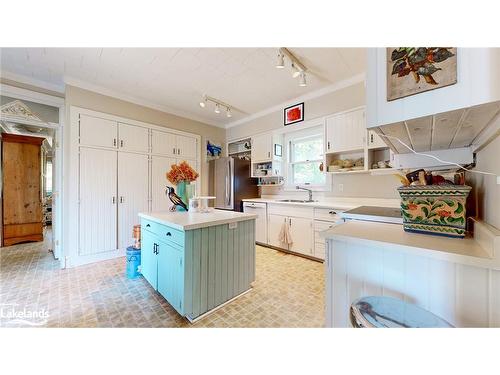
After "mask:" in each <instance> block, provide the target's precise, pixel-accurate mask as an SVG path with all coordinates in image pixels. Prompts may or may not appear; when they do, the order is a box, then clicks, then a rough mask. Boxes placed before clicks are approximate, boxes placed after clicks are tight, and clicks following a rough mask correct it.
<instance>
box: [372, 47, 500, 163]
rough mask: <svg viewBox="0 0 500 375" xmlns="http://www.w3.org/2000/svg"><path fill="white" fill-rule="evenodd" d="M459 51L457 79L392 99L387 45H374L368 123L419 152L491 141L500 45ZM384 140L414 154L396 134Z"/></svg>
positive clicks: (499, 98)
mask: <svg viewBox="0 0 500 375" xmlns="http://www.w3.org/2000/svg"><path fill="white" fill-rule="evenodd" d="M456 55H457V83H455V84H452V85H450V86H445V87H439V88H436V89H433V90H429V91H425V92H420V93H417V94H415V95H411V96H407V97H403V98H399V99H395V100H391V101H388V100H387V75H388V74H390V72H389V71H388V65H387V49H386V48H370V49H368V64H367V67H368V69H367V76H366V106H367V110H366V111H367V127H368V128H369V129H374V130H376V132H377V133H378V134H381V135H387V136H390V137H397V138H398V139H400V140H401V141H403V142H405V143H406V144H408V145H410V146H412V147H413V149H415V150H416V151H430V152H433V151H438V150H446V149H454V148H463V147H469V146H474V147H472V148H475V147H479V146H480V145H481V144H482V143H484V142H486V141H487V139H486V136H487V135H488V134H490V133H491V132H490V131H486V129H487V128H488V129H492V128H493V127H495V126H497V125H496V124H497V123H498V121H496V120H497V119H498V116H499V114H500V68H499V67H500V48H457V50H456ZM408 77H411V76H408ZM490 125H493V126H492V127H490ZM493 133H494V132H493ZM383 142H384V143H386V144H387V145H388V146H389V147H390V148H391V149H392V150H393V151H394V152H395V153H408V152H410V151H409V150H408V149H407V148H406V147H405V146H404V145H402V144H401V143H400V142H399V141H397V140H396V139H395V138H383Z"/></svg>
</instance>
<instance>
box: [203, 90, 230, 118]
mask: <svg viewBox="0 0 500 375" xmlns="http://www.w3.org/2000/svg"><path fill="white" fill-rule="evenodd" d="M209 102H210V103H213V104H215V107H214V112H215V113H221V111H222V110H224V111H226V116H227V117H228V118H229V117H233V109H234V107H233V106H230V105H229V104H226V103H224V102H222V101H220V100H218V99H215V98H212V97H211V96H208V95H204V96H203V99H202V100H201V101H200V107H201V108H205V107H206V106H207V103H209Z"/></svg>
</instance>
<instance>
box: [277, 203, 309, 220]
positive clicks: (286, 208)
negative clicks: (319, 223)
mask: <svg viewBox="0 0 500 375" xmlns="http://www.w3.org/2000/svg"><path fill="white" fill-rule="evenodd" d="M267 212H268V213H269V214H275V215H282V216H292V217H303V218H306V219H312V217H313V208H312V207H301V206H298V205H288V204H272V203H270V204H269V205H268V207H267Z"/></svg>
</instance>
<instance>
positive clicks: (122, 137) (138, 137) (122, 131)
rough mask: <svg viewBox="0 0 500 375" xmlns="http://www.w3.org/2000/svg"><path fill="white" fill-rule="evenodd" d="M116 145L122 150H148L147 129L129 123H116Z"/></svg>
mask: <svg viewBox="0 0 500 375" xmlns="http://www.w3.org/2000/svg"><path fill="white" fill-rule="evenodd" d="M118 147H119V148H120V150H123V151H134V152H144V153H147V152H148V151H149V131H148V129H146V128H142V127H140V126H135V125H129V124H122V123H119V124H118Z"/></svg>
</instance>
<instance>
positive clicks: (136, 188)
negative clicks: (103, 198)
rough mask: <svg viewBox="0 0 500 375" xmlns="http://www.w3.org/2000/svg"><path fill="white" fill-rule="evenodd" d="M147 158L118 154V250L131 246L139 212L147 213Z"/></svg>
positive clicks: (138, 222) (138, 221)
mask: <svg viewBox="0 0 500 375" xmlns="http://www.w3.org/2000/svg"><path fill="white" fill-rule="evenodd" d="M148 181H149V172H148V156H147V155H141V154H132V153H128V152H120V153H118V248H119V249H124V248H126V247H127V246H130V245H132V244H133V238H132V229H133V227H134V225H136V224H140V219H139V216H138V214H139V212H147V211H148V196H149V194H148V192H149V183H148Z"/></svg>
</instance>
